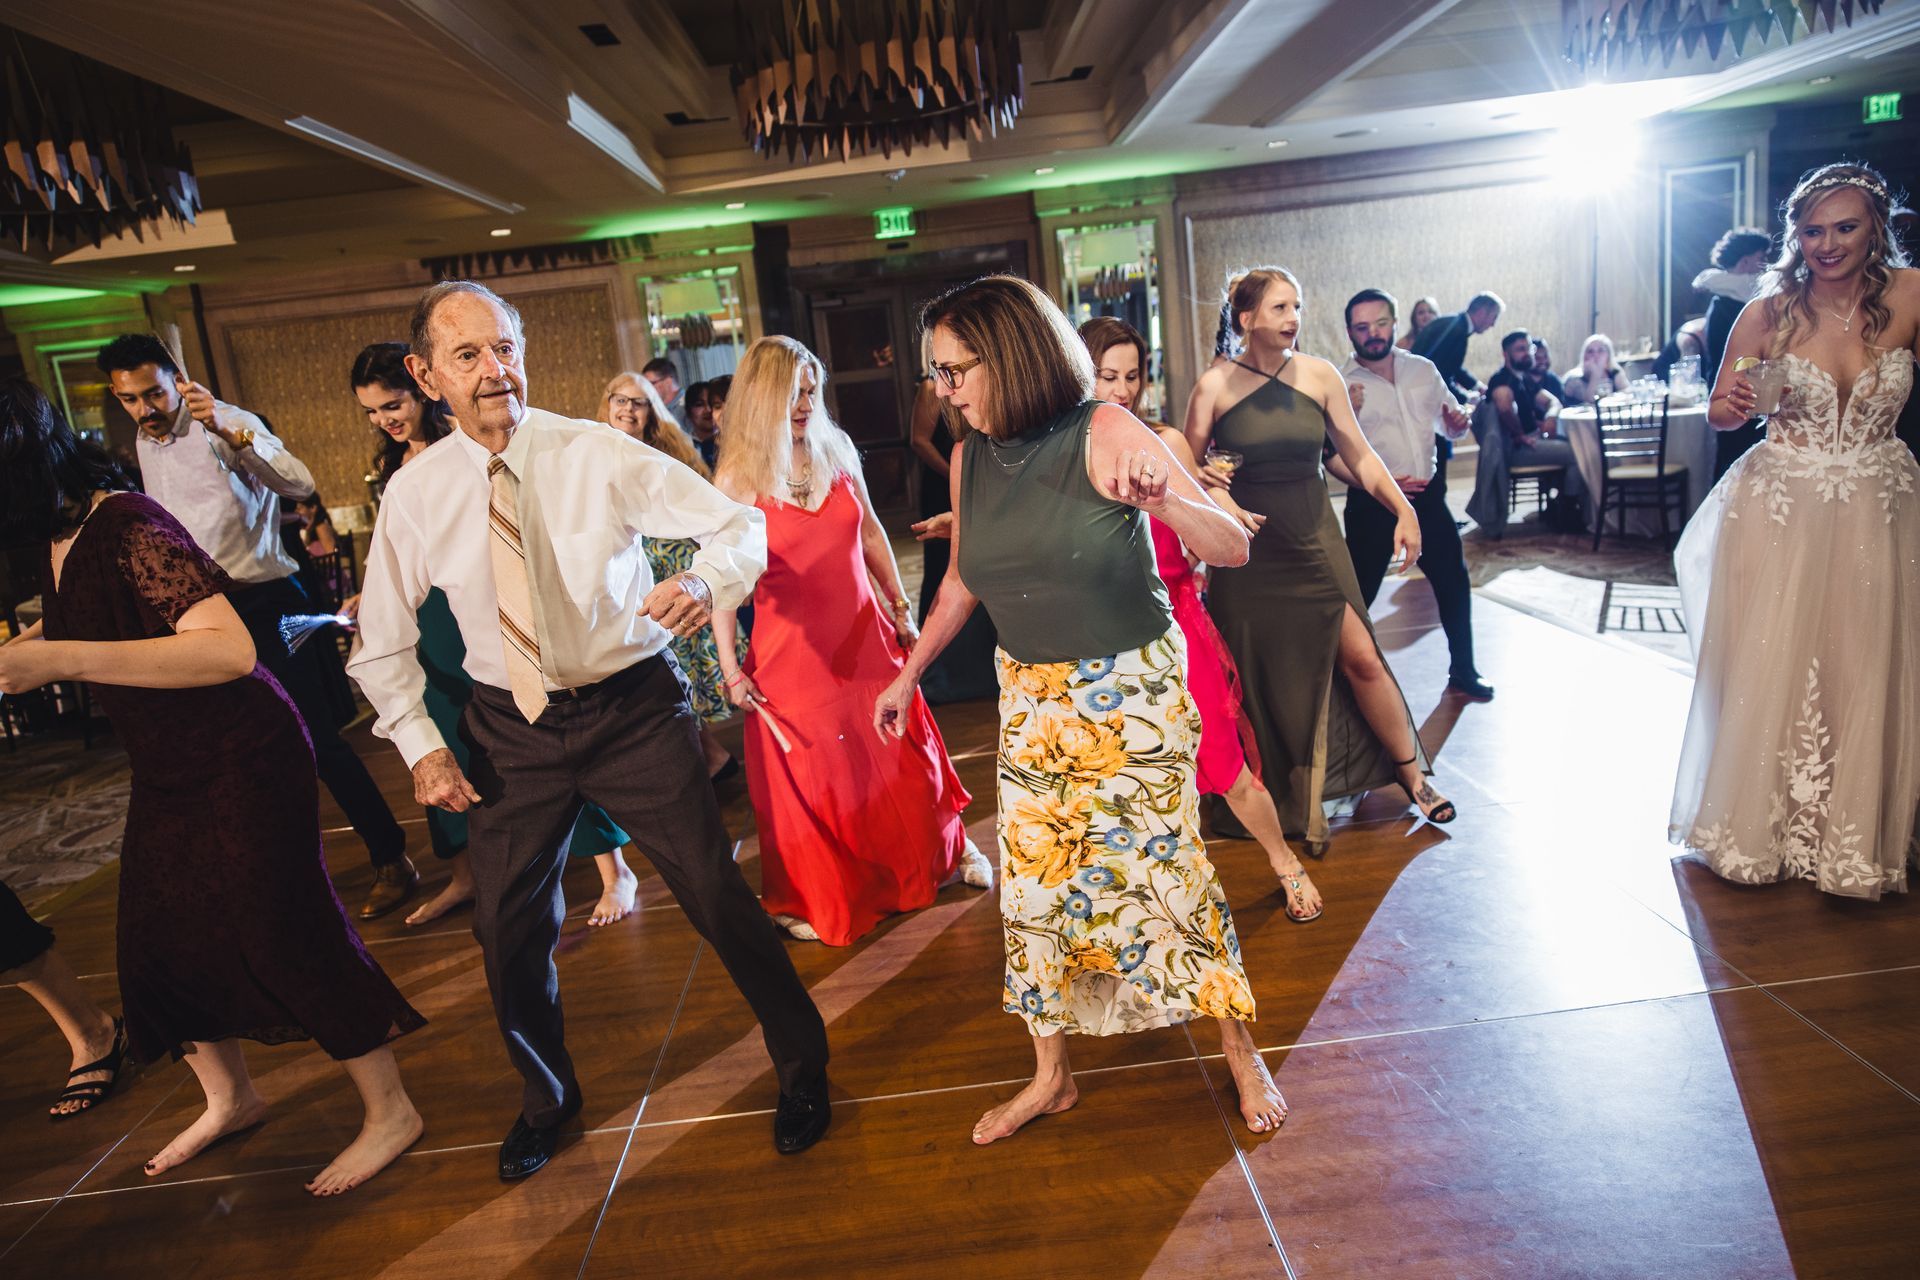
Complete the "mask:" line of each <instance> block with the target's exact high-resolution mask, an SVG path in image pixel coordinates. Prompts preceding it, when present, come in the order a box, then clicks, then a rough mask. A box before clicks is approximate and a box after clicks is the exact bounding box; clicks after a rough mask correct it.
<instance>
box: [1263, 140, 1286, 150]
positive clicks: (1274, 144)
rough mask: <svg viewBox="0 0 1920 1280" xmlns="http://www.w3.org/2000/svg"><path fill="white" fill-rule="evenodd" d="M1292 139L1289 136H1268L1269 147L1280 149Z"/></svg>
mask: <svg viewBox="0 0 1920 1280" xmlns="http://www.w3.org/2000/svg"><path fill="white" fill-rule="evenodd" d="M1290 141H1291V139H1289V138H1268V139H1267V145H1268V146H1269V147H1272V148H1274V149H1275V150H1278V149H1279V148H1281V147H1284V146H1286V145H1287V144H1288V143H1289V142H1290Z"/></svg>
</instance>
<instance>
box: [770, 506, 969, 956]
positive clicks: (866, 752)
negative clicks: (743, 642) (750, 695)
mask: <svg viewBox="0 0 1920 1280" xmlns="http://www.w3.org/2000/svg"><path fill="white" fill-rule="evenodd" d="M758 505H759V508H760V510H761V511H762V512H763V513H765V515H766V518H767V571H766V573H765V574H763V575H762V576H761V578H760V583H759V585H758V586H757V587H755V588H754V592H753V638H752V642H751V646H750V647H749V649H748V651H747V660H746V670H747V671H748V673H749V674H751V675H752V677H753V681H754V683H755V684H756V685H758V686H759V688H760V692H761V693H762V694H763V695H764V696H765V698H766V701H767V706H768V711H767V712H759V711H755V712H750V713H749V714H748V715H747V717H746V755H747V791H748V794H749V795H750V796H751V797H752V799H753V815H754V820H755V822H756V824H757V825H758V827H759V831H760V876H761V884H762V889H761V899H762V901H763V902H764V904H765V906H766V909H767V911H768V913H769V914H772V915H787V916H798V917H800V918H801V919H803V920H805V921H807V922H808V923H810V924H811V925H812V926H813V927H814V929H815V930H816V931H817V932H818V933H819V935H820V940H821V941H822V942H825V943H828V944H829V945H831V946H836V947H841V946H846V945H847V944H849V943H851V942H853V941H855V940H856V939H858V938H859V937H860V936H861V935H862V934H865V933H866V932H867V931H868V930H869V929H872V928H873V927H874V926H875V925H876V924H878V923H879V922H880V921H881V920H883V919H885V918H886V917H887V916H890V915H893V914H894V913H896V912H901V911H914V910H918V909H919V908H921V907H924V906H928V905H930V904H931V903H932V902H933V898H934V894H935V893H936V892H937V891H938V890H939V888H940V885H941V884H942V883H943V882H945V881H946V880H947V879H948V878H949V877H951V876H952V875H953V873H954V869H955V867H956V866H957V864H958V863H959V860H960V855H961V853H962V852H963V851H964V850H965V848H966V827H965V824H964V823H963V822H962V821H961V817H960V815H961V812H962V811H963V810H964V809H965V808H966V807H967V804H968V802H969V800H970V799H971V797H970V796H968V795H967V792H966V789H965V788H964V787H962V786H961V785H960V778H959V776H958V775H957V774H956V773H955V772H954V770H953V764H952V762H951V761H949V760H948V759H947V748H946V744H945V743H944V742H942V741H941V739H940V730H939V728H938V727H937V726H936V725H935V724H934V722H933V716H932V715H931V714H930V713H929V712H928V711H927V704H926V701H925V700H924V699H923V698H921V696H920V695H919V694H918V693H915V694H914V695H913V707H912V710H911V711H910V713H909V714H908V716H907V731H906V734H905V736H904V737H901V738H898V739H896V738H892V737H888V738H885V739H883V738H881V736H880V735H879V734H877V733H875V732H874V729H873V704H874V701H875V699H877V698H878V697H879V696H880V694H881V693H882V692H883V691H884V690H885V689H886V687H887V686H888V685H890V684H892V683H893V681H894V678H895V677H896V676H898V675H899V674H900V667H901V664H902V661H903V659H902V656H901V653H900V648H899V642H898V641H897V640H896V639H895V635H894V629H893V624H892V623H891V622H890V621H889V620H888V619H887V618H886V616H885V613H884V611H883V610H882V609H881V608H880V604H879V601H878V600H876V599H875V597H874V593H873V587H872V584H871V580H870V579H869V578H868V576H867V566H866V561H865V559H864V558H863V557H862V555H861V551H860V516H861V508H860V500H859V498H858V497H857V496H856V494H855V491H854V488H853V485H852V482H850V481H849V480H847V479H846V478H845V477H844V476H843V477H841V478H840V479H838V480H836V481H835V482H834V486H833V488H832V490H831V491H830V492H829V493H828V494H827V497H826V500H825V501H824V502H822V503H821V504H820V509H819V510H818V511H808V510H807V509H805V508H804V507H797V506H794V505H792V504H790V503H784V502H768V501H762V502H761V503H759V504H758ZM769 713H770V714H769ZM776 727H777V728H778V730H779V732H780V733H781V734H784V735H785V737H786V739H787V742H788V743H789V744H790V745H791V746H792V748H793V749H792V750H791V751H787V750H786V749H785V748H783V747H782V745H781V744H780V742H779V740H778V739H777V738H776V736H775V733H774V729H775V728H776Z"/></svg>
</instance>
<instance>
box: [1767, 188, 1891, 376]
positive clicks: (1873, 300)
mask: <svg viewBox="0 0 1920 1280" xmlns="http://www.w3.org/2000/svg"><path fill="white" fill-rule="evenodd" d="M1836 191H1858V192H1859V193H1860V195H1861V198H1862V199H1864V200H1865V201H1866V205H1867V217H1868V219H1869V220H1870V221H1871V222H1872V224H1873V229H1872V231H1871V233H1870V236H1869V239H1868V242H1867V265H1866V269H1865V270H1864V271H1863V272H1862V273H1861V274H1862V278H1863V281H1864V286H1863V290H1862V293H1861V295H1860V309H1861V310H1862V311H1864V312H1865V313H1866V323H1865V324H1863V325H1861V327H1860V337H1861V338H1862V340H1864V341H1865V342H1866V343H1867V345H1868V346H1872V345H1873V340H1874V338H1875V337H1877V336H1879V335H1880V334H1881V333H1883V332H1885V331H1886V328H1887V326H1888V325H1889V324H1890V323H1892V321H1893V311H1892V309H1891V308H1889V307H1888V306H1887V300H1886V299H1887V287H1888V286H1889V285H1891V284H1892V283H1893V272H1894V271H1895V270H1896V269H1898V268H1900V267H1904V266H1906V265H1907V255H1906V252H1905V251H1904V250H1902V249H1901V247H1900V242H1899V240H1898V239H1896V238H1895V237H1894V234H1893V227H1892V225H1891V219H1892V214H1893V209H1894V206H1895V203H1896V202H1895V200H1894V199H1893V193H1892V192H1891V191H1890V190H1889V189H1888V187H1887V180H1886V179H1885V178H1884V177H1882V176H1881V174H1880V171H1879V170H1877V169H1875V168H1873V167H1872V166H1871V165H1865V164H1847V163H1843V164H1828V165H1822V166H1820V167H1819V168H1818V169H1810V170H1808V171H1807V172H1806V173H1805V174H1803V175H1801V178H1800V181H1799V182H1798V183H1796V184H1795V185H1794V188H1793V193H1792V194H1791V195H1789V196H1788V197H1787V198H1786V201H1785V203H1784V204H1782V205H1781V206H1780V212H1781V221H1782V222H1784V223H1785V225H1786V230H1785V231H1783V232H1781V235H1780V256H1779V257H1777V258H1775V259H1774V260H1773V262H1772V264H1771V265H1770V266H1769V267H1768V269H1767V273H1766V274H1765V275H1763V276H1761V277H1760V289H1759V296H1760V297H1762V298H1765V299H1766V303H1765V306H1766V312H1765V314H1766V316H1767V319H1768V320H1770V321H1771V322H1772V326H1773V337H1772V339H1771V343H1770V348H1769V351H1768V354H1769V355H1771V356H1774V357H1778V356H1780V355H1782V354H1783V353H1784V352H1785V351H1786V350H1787V348H1788V347H1791V346H1792V345H1793V344H1794V343H1795V342H1797V341H1798V340H1799V339H1800V337H1801V335H1802V334H1803V333H1805V332H1806V331H1807V330H1808V329H1811V328H1812V327H1813V326H1814V325H1815V323H1816V322H1817V317H1816V316H1815V315H1814V308H1813V299H1812V296H1811V294H1812V290H1813V273H1812V271H1810V270H1809V269H1808V267H1807V258H1806V255H1805V254H1804V253H1803V252H1802V251H1801V249H1800V226H1801V224H1802V223H1804V222H1806V221H1807V219H1808V218H1809V217H1811V216H1812V214H1813V211H1814V209H1816V208H1817V207H1818V206H1819V205H1820V204H1821V202H1823V201H1824V200H1826V198H1827V197H1828V196H1830V195H1832V194H1834V192H1836Z"/></svg>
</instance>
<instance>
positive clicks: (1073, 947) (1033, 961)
mask: <svg viewBox="0 0 1920 1280" xmlns="http://www.w3.org/2000/svg"><path fill="white" fill-rule="evenodd" d="M997 656H998V659H999V673H1000V760H999V801H1000V819H999V825H1000V867H1001V880H1000V915H1001V920H1002V923H1003V924H1004V926H1005V930H1006V947H1007V977H1006V1008H1007V1011H1008V1012H1009V1013H1017V1014H1019V1015H1020V1016H1021V1017H1022V1018H1024V1019H1026V1022H1027V1027H1028V1030H1030V1031H1031V1032H1032V1033H1033V1034H1034V1035H1042V1036H1044V1035H1052V1034H1054V1033H1056V1032H1060V1031H1072V1032H1078V1033H1080V1034H1083V1035H1096V1036H1104V1035H1116V1034H1121V1033H1125V1032H1131V1031H1144V1030H1146V1029H1148V1028H1150V1027H1164V1026H1169V1025H1172V1024H1174V1023H1179V1022H1185V1021H1187V1020H1188V1019H1190V1018H1194V1017H1219V1018H1239V1019H1241V1020H1243V1021H1247V1022H1251V1021H1252V1020H1253V993H1252V991H1251V989H1250V988H1249V987H1248V986H1247V975H1246V971H1245V969H1243V968H1242V967H1241V963H1240V940H1239V939H1238V938H1237V937H1235V936H1234V931H1233V914H1232V912H1231V911H1229V910H1228V908H1227V895H1226V894H1225V893H1224V892H1223V891H1222V890H1221V888H1220V878H1219V876H1217V875H1216V874H1215V873H1214V869H1213V864H1212V863H1210V862H1209V861H1207V852H1206V847H1205V845H1204V844H1203V843H1202V842H1201V839H1200V825H1199V793H1198V791H1197V790H1196V788H1195V786H1194V750H1195V748H1196V747H1197V746H1198V745H1199V742H1200V714H1199V712H1198V711H1197V710H1196V709H1195V707H1194V704H1193V699H1192V698H1190V697H1189V696H1188V695H1187V686H1186V667H1187V655H1186V645H1185V642H1184V640H1183V639H1182V638H1181V635H1180V630H1179V628H1178V627H1172V628H1169V629H1168V631H1167V633H1166V634H1165V635H1163V636H1161V637H1160V638H1159V639H1158V640H1155V641H1153V642H1152V643H1150V644H1148V645H1146V646H1145V647H1143V648H1140V649H1133V650H1129V651H1128V652H1126V653H1121V654H1114V655H1109V656H1106V657H1099V658H1088V659H1085V660H1083V661H1080V662H1049V663H1023V662H1016V661H1015V660H1014V659H1012V658H1011V657H1009V656H1007V654H1006V652H1005V651H1004V650H1002V651H1000V652H999V654H998V655H997Z"/></svg>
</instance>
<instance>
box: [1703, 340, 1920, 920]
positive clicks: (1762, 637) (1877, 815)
mask: <svg viewBox="0 0 1920 1280" xmlns="http://www.w3.org/2000/svg"><path fill="white" fill-rule="evenodd" d="M1786 359H1787V361H1788V362H1789V363H1790V364H1791V366H1792V371H1791V373H1790V375H1789V379H1788V380H1789V383H1790V385H1791V386H1792V388H1793V393H1792V396H1791V397H1790V398H1789V400H1788V401H1787V402H1786V407H1784V408H1783V409H1782V410H1781V412H1780V413H1778V414H1776V415H1775V416H1774V417H1773V418H1772V419H1771V421H1770V422H1769V423H1768V426H1767V439H1766V442H1765V443H1764V444H1761V445H1759V446H1757V447H1756V448H1754V449H1753V450H1751V451H1750V452H1748V453H1747V454H1746V456H1744V457H1743V458H1741V459H1740V460H1739V462H1737V463H1735V464H1734V466H1733V468H1732V469H1731V470H1729V471H1728V472H1727V474H1726V475H1725V476H1724V477H1722V478H1721V480H1720V483H1719V484H1717V485H1716V486H1714V489H1713V492H1712V493H1711V494H1709V495H1708V496H1707V500H1706V502H1705V503H1704V504H1702V506H1701V508H1700V510H1699V511H1698V512H1696V513H1695V514H1694V517H1693V519H1692V521H1691V522H1689V523H1688V525H1687V529H1686V532H1685V533H1684V534H1683V535H1681V538H1680V545H1679V547H1678V549H1677V550H1676V551H1675V553H1674V567H1675V570H1676V572H1677V573H1678V576H1679V582H1680V594H1681V599H1682V601H1683V604H1684V607H1685V610H1686V616H1687V630H1688V633H1689V634H1690V636H1691V637H1692V640H1693V644H1694V658H1695V660H1696V663H1695V665H1696V668H1697V672H1698V674H1697V676H1696V679H1695V683H1694V693H1693V708H1692V711H1691V712H1690V714H1689V715H1688V718H1687V735H1686V741H1685V744H1684V746H1683V747H1682V748H1681V753H1680V774H1679V780H1678V782H1677V783H1676V785H1675V788H1674V795H1673V815H1672V819H1671V824H1670V826H1669V827H1668V836H1669V838H1670V839H1672V840H1673V841H1674V843H1676V844H1684V845H1685V846H1686V847H1687V848H1688V849H1689V850H1691V851H1692V852H1693V853H1694V854H1695V855H1697V856H1698V857H1700V858H1702V859H1703V860H1704V861H1705V862H1706V864H1707V865H1708V866H1709V867H1711V868H1712V869H1713V870H1714V872H1715V873H1717V874H1718V875H1721V876H1723V877H1725V878H1726V879H1728V880H1737V881H1741V882H1743V883H1748V884H1761V883H1766V882H1770V881H1775V880H1786V879H1805V880H1812V881H1813V882H1814V883H1815V884H1817V885H1818V886H1819V887H1820V888H1821V889H1823V890H1825V891H1826V892H1828V893H1835V894H1844V895H1846V896H1848V897H1855V898H1878V897H1879V896H1880V895H1881V894H1882V893H1890V892H1902V891H1904V890H1905V889H1906V887H1907V861H1908V858H1909V856H1912V855H1915V854H1920V848H1917V847H1916V845H1915V837H1914V831H1915V817H1916V813H1917V812H1920V467H1916V465H1915V463H1914V459H1913V455H1912V454H1911V453H1909V452H1908V450H1907V447H1906V446H1905V445H1904V444H1902V443H1901V442H1900V441H1899V440H1898V439H1897V438H1896V437H1895V436H1894V434H1893V427H1894V420H1895V418H1896V417H1898V416H1899V413H1900V408H1901V406H1902V405H1903V404H1904V403H1905V402H1906V398H1907V395H1908V392H1909V391H1910V390H1911V389H1912V386H1913V363H1914V362H1913V356H1912V354H1911V353H1910V352H1908V351H1906V350H1904V349H1897V348H1896V349H1893V350H1889V351H1885V352H1882V353H1881V354H1880V357H1879V360H1878V361H1877V363H1875V364H1871V365H1869V366H1868V367H1867V368H1866V369H1864V370H1862V371H1861V374H1860V376H1859V377H1858V378H1856V379H1855V380H1854V384H1853V387H1852V389H1851V394H1850V395H1849V396H1848V397H1847V400H1846V403H1845V411H1844V415H1843V413H1842V406H1841V403H1840V395H1839V387H1838V386H1837V384H1836V383H1835V382H1834V380H1833V379H1832V378H1831V377H1829V376H1828V375H1827V374H1826V373H1825V372H1824V371H1822V370H1821V369H1820V368H1819V367H1818V366H1817V365H1815V364H1813V363H1812V362H1811V361H1808V360H1805V359H1802V358H1801V357H1799V356H1792V355H1790V356H1787V357H1786Z"/></svg>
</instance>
